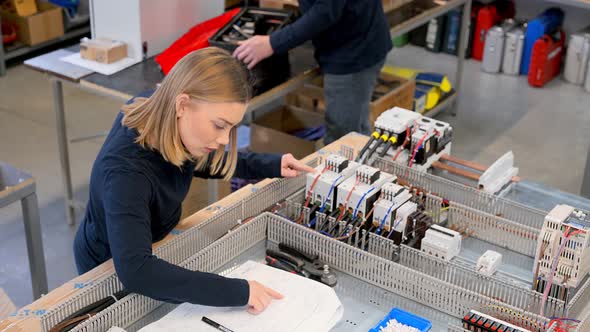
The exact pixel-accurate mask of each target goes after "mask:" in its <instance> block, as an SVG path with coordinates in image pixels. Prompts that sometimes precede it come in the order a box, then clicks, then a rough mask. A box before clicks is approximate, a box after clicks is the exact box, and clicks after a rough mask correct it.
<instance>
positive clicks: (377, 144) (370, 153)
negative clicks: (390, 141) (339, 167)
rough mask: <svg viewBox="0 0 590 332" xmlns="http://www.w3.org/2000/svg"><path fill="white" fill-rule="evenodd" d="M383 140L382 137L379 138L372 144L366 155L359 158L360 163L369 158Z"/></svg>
mask: <svg viewBox="0 0 590 332" xmlns="http://www.w3.org/2000/svg"><path fill="white" fill-rule="evenodd" d="M383 143H384V141H383V139H381V138H379V140H378V141H377V142H376V143H375V144H374V145H373V147H372V148H371V149H370V150H369V152H367V156H366V157H365V158H364V159H361V160H362V161H361V163H364V162H365V161H367V160H369V159H371V156H372V155H373V153H375V151H376V150H377V148H378V147H380V146H381V144H383Z"/></svg>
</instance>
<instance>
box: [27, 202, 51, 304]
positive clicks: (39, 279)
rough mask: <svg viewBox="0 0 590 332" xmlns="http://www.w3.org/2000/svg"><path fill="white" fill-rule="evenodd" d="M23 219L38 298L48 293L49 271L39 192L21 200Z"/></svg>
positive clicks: (34, 291)
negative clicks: (42, 231) (38, 201)
mask: <svg viewBox="0 0 590 332" xmlns="http://www.w3.org/2000/svg"><path fill="white" fill-rule="evenodd" d="M21 206H22V208H23V219H24V224H25V237H26V239H27V252H28V254H29V268H30V270H31V283H32V285H33V297H34V298H35V299H38V298H40V297H41V295H43V294H47V272H46V270H45V257H44V254H43V238H42V237H41V221H40V218H39V206H38V204H37V194H35V192H34V191H33V193H32V194H30V195H28V196H26V197H24V198H23V199H22V200H21Z"/></svg>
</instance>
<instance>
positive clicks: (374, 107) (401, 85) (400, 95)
mask: <svg viewBox="0 0 590 332" xmlns="http://www.w3.org/2000/svg"><path fill="white" fill-rule="evenodd" d="M379 78H380V80H383V81H386V82H397V83H396V84H395V86H394V87H393V88H392V89H391V88H388V87H387V86H384V85H381V84H377V85H376V87H375V91H376V92H380V93H379V95H380V96H379V97H378V98H376V99H375V100H372V101H371V103H370V105H369V123H371V125H373V123H374V122H375V120H376V119H377V117H379V115H381V113H383V112H385V111H386V110H388V109H390V108H392V107H395V106H398V107H402V108H405V109H409V110H411V109H412V107H413V103H414V90H415V89H416V82H415V81H414V80H409V79H405V78H402V77H398V76H395V75H391V74H388V73H385V72H381V74H379ZM286 100H287V103H288V104H289V105H294V106H297V107H300V108H303V109H306V110H313V111H316V112H325V109H326V103H325V100H324V91H323V79H321V78H320V79H317V80H314V81H313V82H311V83H310V84H306V85H304V86H303V87H302V88H301V89H298V90H296V91H295V92H293V93H291V94H289V95H287V97H286Z"/></svg>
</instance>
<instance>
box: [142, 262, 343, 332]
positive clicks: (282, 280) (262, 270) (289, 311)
mask: <svg viewBox="0 0 590 332" xmlns="http://www.w3.org/2000/svg"><path fill="white" fill-rule="evenodd" d="M228 277H232V278H241V279H247V280H256V281H258V282H260V283H262V284H264V285H265V286H267V287H270V288H272V289H274V290H276V291H278V292H279V293H281V294H283V295H284V298H283V299H281V300H273V302H272V303H271V304H270V306H269V307H268V308H266V310H265V311H263V312H262V313H261V314H259V315H252V314H249V313H248V312H247V311H246V308H245V307H241V308H213V307H206V306H200V305H194V304H189V303H184V304H181V305H180V306H178V307H177V308H176V309H174V310H173V311H171V312H170V313H169V314H167V315H166V316H164V317H163V318H162V319H160V320H159V321H157V322H155V323H152V324H150V325H148V326H146V327H144V328H142V329H141V330H140V332H168V331H212V332H213V331H217V330H216V329H214V328H212V327H210V326H209V325H207V324H205V323H203V322H202V321H201V318H202V317H203V316H207V317H208V318H210V319H212V320H213V321H215V322H217V323H220V324H221V325H224V326H226V327H228V328H230V329H232V330H233V331H234V332H276V331H281V332H303V331H305V332H325V331H329V330H330V329H331V328H333V327H334V326H335V325H336V323H338V321H339V320H340V319H341V318H342V315H343V313H344V309H343V307H342V304H341V303H340V300H339V299H338V296H337V295H336V293H335V292H334V290H333V289H332V288H330V287H328V286H326V285H324V284H321V283H319V282H316V281H313V280H309V279H306V278H303V277H301V276H298V275H295V274H292V273H288V272H285V271H282V270H278V269H275V268H272V267H269V266H266V265H264V264H260V263H256V262H253V261H248V262H246V263H244V264H243V265H241V266H240V267H238V268H237V269H236V270H234V271H233V272H231V273H230V274H229V275H228Z"/></svg>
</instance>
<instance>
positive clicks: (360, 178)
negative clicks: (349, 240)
mask: <svg viewBox="0 0 590 332" xmlns="http://www.w3.org/2000/svg"><path fill="white" fill-rule="evenodd" d="M396 179H397V177H396V176H394V175H391V174H388V173H384V172H381V171H380V170H379V169H377V168H373V167H370V166H366V165H362V166H360V167H358V168H357V169H356V172H355V175H354V176H351V177H349V178H348V179H346V180H344V182H342V183H341V184H340V185H339V186H338V195H337V206H338V207H342V208H343V207H346V212H347V214H349V215H351V216H353V214H355V213H356V215H354V218H356V217H363V218H364V217H365V216H367V213H368V212H369V210H370V209H371V208H372V207H373V205H374V203H375V201H376V200H377V197H378V196H379V193H380V192H381V187H382V186H383V185H384V184H387V183H393V182H395V181H396ZM351 190H352V192H351ZM369 218H371V216H369Z"/></svg>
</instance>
